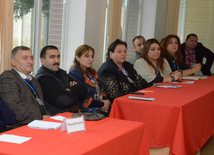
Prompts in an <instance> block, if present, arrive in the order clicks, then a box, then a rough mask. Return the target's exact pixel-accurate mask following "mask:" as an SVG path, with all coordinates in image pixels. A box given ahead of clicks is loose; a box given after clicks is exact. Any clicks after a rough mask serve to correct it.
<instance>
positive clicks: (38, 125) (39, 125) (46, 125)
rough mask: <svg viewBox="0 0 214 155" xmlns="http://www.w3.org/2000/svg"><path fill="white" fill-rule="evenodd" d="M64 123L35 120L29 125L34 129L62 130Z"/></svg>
mask: <svg viewBox="0 0 214 155" xmlns="http://www.w3.org/2000/svg"><path fill="white" fill-rule="evenodd" d="M61 125H62V123H55V122H47V121H40V120H34V121H33V122H31V123H29V124H28V127H29V128H33V129H45V130H49V129H55V130H56V129H58V128H60V127H61Z"/></svg>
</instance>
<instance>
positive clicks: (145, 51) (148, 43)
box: [141, 38, 164, 72]
mask: <svg viewBox="0 0 214 155" xmlns="http://www.w3.org/2000/svg"><path fill="white" fill-rule="evenodd" d="M154 43H156V44H158V45H159V46H160V43H159V41H158V40H156V39H154V38H152V39H148V40H147V41H146V42H145V43H144V46H143V51H142V54H141V57H142V58H144V59H145V60H146V62H147V63H148V64H149V65H151V66H152V67H153V68H154V69H155V71H157V70H156V67H155V66H154V65H153V63H152V62H151V61H150V60H149V58H148V52H149V49H150V46H151V44H154ZM160 48H161V46H160ZM157 61H158V66H160V70H161V71H162V72H163V71H164V64H163V58H162V57H161V56H160V57H159V58H158V60H157Z"/></svg>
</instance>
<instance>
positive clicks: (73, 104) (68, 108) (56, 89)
mask: <svg viewBox="0 0 214 155" xmlns="http://www.w3.org/2000/svg"><path fill="white" fill-rule="evenodd" d="M40 61H41V63H42V66H41V67H40V68H39V70H38V72H37V73H36V76H35V78H36V79H37V80H38V82H39V83H40V85H41V88H42V92H43V94H44V100H45V106H46V108H47V110H48V111H49V112H50V113H51V114H52V115H55V114H57V113H62V112H78V110H79V107H78V104H77V103H78V101H80V100H82V99H84V98H85V96H86V95H87V88H86V86H85V85H84V84H83V83H77V82H75V81H74V79H72V78H71V77H70V76H69V75H68V74H67V73H66V71H64V70H62V69H60V68H59V66H60V53H59V50H58V48H57V47H56V46H53V45H48V46H45V47H44V48H43V49H42V50H41V53H40Z"/></svg>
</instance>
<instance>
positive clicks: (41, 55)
mask: <svg viewBox="0 0 214 155" xmlns="http://www.w3.org/2000/svg"><path fill="white" fill-rule="evenodd" d="M52 49H56V50H59V49H58V48H57V47H56V46H54V45H47V46H45V47H43V49H42V50H41V53H40V58H44V59H45V56H46V51H47V50H52Z"/></svg>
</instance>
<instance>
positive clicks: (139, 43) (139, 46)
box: [132, 36, 146, 63]
mask: <svg viewBox="0 0 214 155" xmlns="http://www.w3.org/2000/svg"><path fill="white" fill-rule="evenodd" d="M145 42H146V40H145V38H144V37H143V36H136V37H134V38H133V39H132V44H133V48H134V49H135V60H134V63H135V61H136V60H137V59H138V58H140V56H141V53H142V50H143V45H144V43H145Z"/></svg>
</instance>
